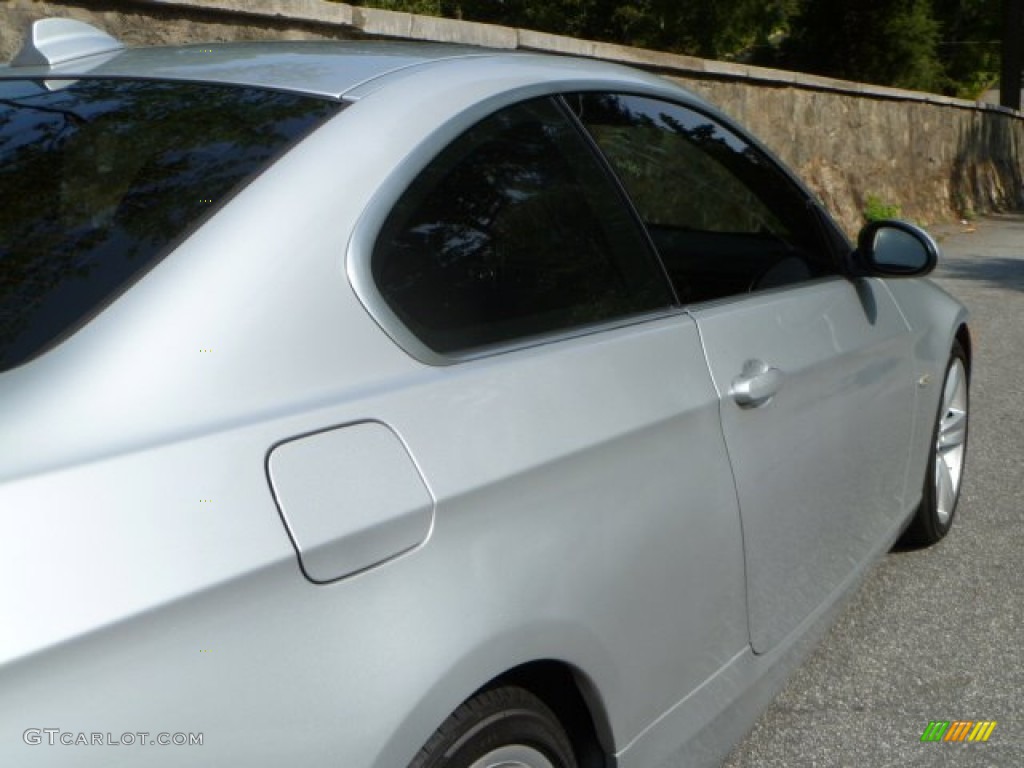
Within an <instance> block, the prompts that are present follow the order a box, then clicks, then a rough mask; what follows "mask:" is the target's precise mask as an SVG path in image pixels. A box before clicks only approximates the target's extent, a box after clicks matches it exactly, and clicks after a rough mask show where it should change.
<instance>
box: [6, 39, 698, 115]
mask: <svg viewBox="0 0 1024 768" xmlns="http://www.w3.org/2000/svg"><path fill="white" fill-rule="evenodd" d="M459 62H461V63H462V64H464V65H466V66H461V67H459V68H458V69H459V71H460V73H461V74H462V75H463V76H465V75H466V74H467V73H468V72H469V71H471V70H473V69H475V68H476V66H477V65H479V64H483V63H484V62H487V65H486V66H485V67H483V70H485V71H486V74H484V72H481V73H480V76H481V77H484V76H486V77H488V78H494V77H495V76H496V75H498V74H499V72H502V73H506V74H512V73H516V76H517V78H525V79H527V80H532V81H534V82H543V81H545V80H558V79H561V78H569V79H571V80H573V81H575V82H577V83H578V82H580V81H581V80H586V79H588V78H593V79H594V80H595V81H597V80H606V81H607V80H611V81H617V82H620V83H621V82H630V81H631V82H633V83H636V84H638V85H639V84H641V83H644V84H647V85H653V84H656V83H660V85H661V86H662V87H664V86H666V85H667V83H666V82H665V81H664V80H661V79H660V78H656V77H654V76H653V75H650V74H648V73H644V72H641V71H638V70H635V69H631V68H628V67H623V66H621V65H617V64H611V63H608V62H602V61H597V60H593V59H577V58H573V57H567V56H557V55H550V54H538V53H532V52H523V51H514V50H503V49H490V48H480V47H474V46H467V45H452V44H443V43H430V42H407V41H384V40H320V41H260V42H215V43H199V44H192V45H177V46H153V47H140V48H126V47H125V46H124V45H123V44H122V43H121V42H120V41H118V40H116V39H115V38H113V37H111V36H110V35H108V34H107V33H105V32H103V31H102V30H99V29H97V28H95V27H92V26H90V25H88V24H85V23H83V22H79V21H74V20H71V19H42V20H40V21H37V22H35V23H34V24H33V26H32V28H31V29H30V31H29V34H28V36H27V39H26V41H25V43H24V44H23V46H22V48H21V50H20V51H19V52H18V53H17V54H16V55H15V57H14V58H13V59H12V61H11V63H10V64H8V65H0V80H2V79H13V78H29V79H34V80H44V81H56V80H64V79H78V78H85V77H103V78H124V79H153V80H177V81H190V82H201V83H221V84H226V85H239V86H252V87H260V88H271V89H275V90H282V91H289V92H294V93H301V94H307V95H311V96H319V97H326V98H331V99H336V100H341V99H343V98H348V99H358V98H359V97H361V96H362V95H365V94H367V93H369V92H372V91H373V90H376V88H377V87H378V86H380V85H382V84H383V83H385V82H388V83H394V82H395V81H398V80H403V79H405V78H406V77H412V76H415V75H416V74H417V73H423V72H424V71H426V70H431V69H432V68H436V70H435V71H436V72H437V76H439V77H446V76H450V75H451V74H452V73H453V70H451V69H450V68H449V67H443V68H439V67H438V65H441V64H447V65H451V64H453V63H454V64H458V63H459ZM677 90H681V89H677ZM687 95H688V96H690V97H691V98H692V94H687ZM694 100H695V101H701V100H700V99H694Z"/></svg>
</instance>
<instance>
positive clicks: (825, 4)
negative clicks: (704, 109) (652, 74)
mask: <svg viewBox="0 0 1024 768" xmlns="http://www.w3.org/2000/svg"><path fill="white" fill-rule="evenodd" d="M349 1H350V2H352V1H353V0H349ZM355 2H356V4H363V5H372V6H375V7H378V8H387V9H390V10H400V11H410V12H413V13H425V14H432V15H438V16H447V17H450V18H464V19H468V20H472V21H482V22H489V23H492V24H503V25H507V26H513V27H525V28H529V29H536V30H540V31H545V32H552V33H555V34H560V35H569V36H573V37H582V38H586V39H591V40H602V41H606V42H613V43H622V44H626V45H635V46H641V47H645V48H654V49H657V50H665V51H671V52H676V53H685V54H691V55H695V56H702V57H705V58H715V59H736V60H742V61H750V62H753V63H759V64H767V65H770V66H778V67H784V68H788V69H796V70H800V71H805V72H812V73H815V74H821V75H827V76H831V77H838V78H843V79H848V80H859V81H865V82H872V83H878V84H881V85H891V86H896V87H902V88H914V89H920V90H932V91H942V92H946V93H950V94H955V95H959V96H965V97H970V98H973V97H975V96H976V95H977V94H978V93H979V92H980V91H981V90H984V89H985V88H986V87H988V86H990V85H991V84H992V83H993V82H994V80H995V79H996V76H997V73H998V71H999V56H1000V46H999V43H998V40H999V38H1000V35H1001V30H1000V19H1001V15H1000V7H1001V0H361V2H360V0H355Z"/></svg>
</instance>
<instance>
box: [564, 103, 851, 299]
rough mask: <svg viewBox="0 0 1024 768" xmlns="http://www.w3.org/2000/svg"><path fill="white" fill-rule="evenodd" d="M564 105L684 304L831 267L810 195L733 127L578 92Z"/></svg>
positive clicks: (663, 106) (671, 107)
mask: <svg viewBox="0 0 1024 768" xmlns="http://www.w3.org/2000/svg"><path fill="white" fill-rule="evenodd" d="M567 101H568V103H569V104H570V106H571V107H572V109H573V111H574V112H575V113H576V115H577V116H578V117H579V119H580V120H581V121H582V122H583V124H584V125H585V126H586V128H587V130H588V131H589V132H590V133H591V135H592V136H593V138H594V141H595V142H596V143H597V145H598V146H599V147H600V148H601V150H602V152H604V154H605V156H606V157H607V158H608V161H609V163H610V164H611V165H612V167H613V168H614V169H615V171H616V173H617V174H618V175H619V178H620V179H621V181H622V184H623V186H625V188H626V190H627V191H628V192H629V194H630V197H631V198H632V199H633V203H634V205H635V206H636V208H637V210H638V212H639V213H640V217H641V218H642V219H643V220H644V223H645V224H646V225H647V228H648V231H649V232H650V235H651V238H652V239H653V240H654V242H655V244H656V245H657V248H658V251H659V253H660V255H661V257H662V260H663V261H664V263H665V268H666V269H667V270H668V273H669V275H670V277H671V278H672V282H673V285H674V287H675V289H676V293H677V294H678V296H679V298H680V300H682V301H683V302H686V303H690V302H697V301H706V300H709V299H717V298H722V297H725V296H732V295H736V294H741V293H746V292H749V291H753V290H758V289H763V288H774V287H778V286H781V285H787V284H790V283H795V282H800V281H802V280H807V279H810V278H813V277H816V276H819V275H822V274H827V273H829V272H831V271H833V268H832V267H831V261H830V250H829V245H828V242H827V241H826V239H825V236H824V234H823V228H822V226H821V223H820V222H819V221H818V220H817V218H816V214H815V212H814V210H813V209H812V208H811V207H810V206H809V205H808V203H807V201H806V199H805V196H804V194H803V193H802V192H801V191H800V190H799V189H798V188H797V187H796V186H795V185H794V184H793V183H792V182H791V181H790V180H789V179H788V178H787V177H786V176H785V174H784V173H782V172H781V171H780V170H779V169H778V168H777V167H776V166H775V164H774V163H773V162H772V161H771V160H770V159H769V158H768V157H766V156H765V155H764V153H762V152H761V151H759V150H758V149H757V148H756V147H754V146H752V145H750V144H749V143H748V142H746V141H744V140H743V139H742V138H741V137H739V136H737V135H736V134H735V133H733V132H732V131H730V130H729V129H728V128H725V127H724V126H722V125H719V124H718V123H717V122H716V121H714V120H713V119H711V118H710V117H708V116H706V115H703V114H700V113H699V112H695V111H693V110H690V109H686V108H685V107H682V106H679V105H676V104H671V103H668V102H662V101H659V100H657V99H651V98H644V97H639V96H624V95H613V94H577V95H574V96H571V97H568V99H567Z"/></svg>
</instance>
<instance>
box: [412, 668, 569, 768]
mask: <svg viewBox="0 0 1024 768" xmlns="http://www.w3.org/2000/svg"><path fill="white" fill-rule="evenodd" d="M499 766H500V768H576V758H575V757H574V756H573V750H572V745H571V744H570V742H569V738H568V736H567V735H566V733H565V731H564V729H563V728H562V726H561V725H560V724H559V722H558V719H557V718H556V717H555V716H554V714H552V712H551V710H550V709H548V708H547V706H545V704H544V702H542V701H541V700H540V699H538V698H537V697H536V696H534V695H533V694H532V693H530V692H529V691H526V690H525V689H523V688H517V687H513V686H507V687H504V688H495V689H493V690H489V691H484V692H483V693H479V694H477V695H476V696H474V697H473V698H471V699H469V700H468V701H466V702H465V703H464V704H463V705H462V706H460V707H459V708H458V709H457V710H455V712H454V714H452V715H451V717H449V718H448V719H447V720H445V722H444V723H443V724H442V725H441V727H440V728H438V729H437V731H436V732H435V733H434V735H433V736H431V737H430V740H429V741H428V742H427V744H426V746H424V747H423V749H421V750H420V751H419V753H418V754H417V755H416V757H415V759H414V760H413V761H412V763H410V765H409V768H498V767H499Z"/></svg>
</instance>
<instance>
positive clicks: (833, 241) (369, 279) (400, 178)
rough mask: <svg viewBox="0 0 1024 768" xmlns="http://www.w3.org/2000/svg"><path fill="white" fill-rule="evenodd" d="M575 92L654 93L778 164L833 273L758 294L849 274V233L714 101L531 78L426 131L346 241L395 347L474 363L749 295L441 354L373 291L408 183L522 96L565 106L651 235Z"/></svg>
mask: <svg viewBox="0 0 1024 768" xmlns="http://www.w3.org/2000/svg"><path fill="white" fill-rule="evenodd" d="M573 93H614V94H619V95H623V96H637V97H640V98H647V99H657V100H660V101H664V102H666V103H668V104H673V105H675V106H677V107H680V108H683V109H688V110H690V111H692V112H695V113H698V114H700V115H703V116H704V117H707V118H708V119H710V120H713V121H714V122H716V123H719V124H721V125H722V126H723V127H725V128H727V129H728V130H730V131H732V132H733V133H735V134H736V135H737V136H738V137H739V138H741V139H742V140H743V141H744V142H746V143H747V144H749V145H750V146H751V147H753V148H754V149H755V150H756V151H757V152H758V153H759V154H760V155H762V156H763V157H764V158H765V160H766V161H767V162H769V163H770V164H771V165H772V166H773V167H775V168H777V169H778V170H779V172H780V173H781V174H782V175H783V176H784V178H785V179H786V180H787V181H788V183H789V184H790V185H791V187H792V188H793V190H794V193H796V194H799V195H800V196H801V197H803V198H804V200H805V202H806V204H807V205H808V207H809V208H810V209H812V211H813V215H814V218H815V219H816V220H817V221H818V222H819V223H820V225H819V234H820V236H821V238H822V239H823V240H824V241H825V244H826V248H827V251H826V254H824V255H825V257H826V258H827V259H828V260H829V261H830V262H831V264H832V266H833V268H834V270H835V272H834V274H828V275H822V276H819V277H815V278H813V279H811V280H808V281H805V282H801V283H797V284H794V285H787V286H780V287H777V288H770V289H766V290H764V291H760V292H758V293H757V294H756V296H757V297H768V296H770V295H773V294H776V293H778V292H780V291H791V290H800V289H802V288H805V287H808V286H812V285H817V284H819V283H822V282H827V281H831V280H835V279H845V280H846V281H849V280H850V278H849V276H848V274H847V272H846V270H845V268H844V255H843V254H842V253H840V252H839V251H838V250H837V249H836V246H837V244H838V243H839V242H840V241H841V242H843V243H846V244H847V245H849V242H848V239H847V238H846V237H845V235H844V234H843V233H842V231H841V230H840V229H839V228H838V227H837V225H836V224H835V223H834V220H833V219H832V216H831V215H830V214H829V213H828V211H827V210H825V208H824V207H823V206H822V205H821V203H820V202H819V201H818V199H817V198H816V197H815V195H814V194H813V193H812V192H811V191H810V189H808V187H807V186H806V185H805V184H804V183H803V181H802V180H801V179H800V178H799V177H798V176H797V175H796V174H795V172H794V171H792V170H791V169H790V168H789V167H788V166H787V165H786V164H785V163H783V162H782V161H781V160H779V159H778V158H777V157H776V156H775V155H774V153H772V152H771V150H769V149H768V148H767V147H766V146H764V144H762V143H761V142H760V140H758V139H757V138H756V137H755V136H753V135H751V134H750V133H749V132H747V131H746V130H745V129H743V128H742V127H741V126H739V125H738V124H737V123H735V122H734V121H733V120H731V119H730V118H729V117H728V116H727V115H725V114H723V113H721V112H719V111H718V110H716V109H715V108H714V107H712V106H710V105H707V104H705V103H703V102H701V101H697V100H696V97H691V98H693V99H694V100H693V101H690V100H689V99H687V98H686V96H687V94H686V93H685V92H680V91H679V89H678V86H675V85H674V84H672V83H669V82H666V83H665V84H664V85H660V84H659V85H651V86H650V87H643V86H638V85H637V84H636V83H635V82H630V83H624V82H622V81H615V80H599V81H594V80H587V81H583V82H581V81H553V82H547V83H534V84H531V85H528V86H524V87H520V88H516V89H514V90H510V91H505V92H502V93H498V94H495V95H492V96H491V97H489V98H487V99H483V100H481V101H479V102H476V103H474V104H473V105H472V106H471V107H469V108H468V109H465V110H464V111H462V112H460V113H459V114H458V115H456V116H455V117H453V118H452V119H449V120H447V121H445V122H444V123H443V124H442V125H440V126H438V127H437V128H436V129H434V130H432V131H431V132H430V133H428V134H427V135H425V136H424V138H423V140H422V141H421V142H420V143H419V145H418V146H417V147H416V149H415V150H414V151H413V152H411V153H410V154H408V155H407V156H406V157H404V158H403V159H402V160H401V162H400V163H398V164H397V166H396V167H395V168H394V169H393V170H392V171H391V172H390V174H389V175H388V177H387V178H386V179H385V181H384V182H383V183H382V184H381V185H380V186H379V187H378V189H377V190H376V192H375V193H374V195H373V197H372V199H371V200H370V202H369V203H368V204H367V205H366V207H365V208H364V210H363V212H362V213H361V214H360V217H359V219H358V221H357V222H356V224H355V226H354V227H353V230H352V235H351V237H350V239H349V243H348V247H347V248H346V250H345V254H344V261H343V270H344V272H345V275H346V277H347V278H348V283H349V287H350V288H351V290H352V291H353V292H354V293H355V296H356V298H357V300H358V301H359V303H360V304H361V305H362V306H363V308H364V309H365V310H366V311H367V313H368V314H369V315H370V318H371V319H372V320H373V321H374V323H376V325H377V326H378V327H379V328H380V329H381V331H383V333H384V334H385V335H386V336H387V337H388V338H390V339H391V341H392V342H394V343H395V344H396V345H397V346H398V347H399V349H401V350H402V351H403V352H405V353H406V354H407V355H409V356H410V357H412V358H413V359H414V360H416V361H418V362H420V363H422V364H424V365H428V366H431V367H447V366H452V365H458V364H461V363H467V362H473V361H476V360H483V359H488V358H491V357H495V356H498V355H504V354H507V353H510V352H517V351H522V350H527V349H533V348H536V347H540V346H546V345H549V344H556V343H560V342H564V341H569V340H572V339H581V338H585V337H588V336H592V335H595V334H599V333H604V332H607V331H614V330H617V329H622V328H628V327H632V326H636V325H641V324H646V323H651V322H657V321H659V320H663V319H665V318H669V317H688V318H692V316H693V315H692V313H693V312H695V311H697V310H698V309H703V308H704V307H707V306H712V305H718V304H724V303H732V302H735V301H740V300H746V299H749V298H750V297H751V296H752V295H753V294H737V295H732V296H723V297H719V298H715V299H709V300H706V301H700V302H694V303H691V304H683V303H681V302H679V301H678V297H676V301H677V303H676V304H675V305H673V306H666V307H664V308H660V309H658V310H654V311H650V312H643V313H638V314H635V315H630V316H625V317H622V318H616V319H614V320H609V321H604V322H598V323H590V324H585V325H580V326H575V327H572V328H567V329H561V330H558V331H551V332H548V333H543V334H538V335H536V336H530V337H524V338H521V339H516V340H514V341H511V342H502V343H497V344H493V345H488V346H484V347H478V348H474V349H469V350H464V351H460V352H451V353H441V352H437V351H435V350H433V349H431V348H430V347H428V346H427V345H426V344H425V343H424V342H422V341H421V340H420V339H419V338H418V337H417V336H416V335H415V334H414V333H413V332H412V331H411V330H410V329H409V328H408V326H406V325H405V323H404V322H403V321H402V320H401V319H400V318H399V317H398V316H397V315H396V314H395V313H394V312H393V311H392V310H391V308H390V307H389V306H388V303H387V301H386V300H385V299H384V297H383V296H382V295H381V294H380V292H379V291H378V290H377V286H376V283H375V282H374V279H373V272H372V266H371V259H372V255H373V249H374V245H375V244H376V241H377V238H378V236H379V235H380V233H381V230H382V229H383V226H384V222H385V220H386V219H387V217H388V216H389V214H390V213H391V210H392V209H393V207H394V206H395V204H396V203H397V202H398V200H399V199H400V198H401V196H402V195H403V194H404V193H405V191H406V189H407V188H408V187H409V185H411V184H412V183H413V181H414V180H415V179H416V177H417V176H418V175H419V174H420V173H421V172H422V171H423V170H424V169H425V168H426V167H427V166H428V165H429V164H430V163H431V162H432V161H433V159H434V158H435V157H436V156H437V155H438V154H439V153H440V152H441V151H442V150H444V149H445V147H447V146H448V145H449V144H450V143H451V142H453V141H455V140H456V139H457V138H458V137H459V136H461V135H462V134H463V133H464V132H465V131H467V130H469V129H470V128H472V127H473V126H474V125H475V124H476V123H478V122H480V121H481V120H483V119H485V118H486V117H488V116H490V115H492V114H494V113H496V112H498V111H500V110H501V109H504V108H506V107H510V106H513V105H514V104H517V103H519V102H522V101H527V100H529V99H532V98H538V97H548V98H550V99H552V100H554V101H555V102H556V103H559V104H561V105H562V107H563V108H564V109H565V110H566V111H567V112H568V114H569V116H570V117H571V120H572V123H573V124H574V125H575V126H576V129H577V130H578V131H580V132H581V133H582V135H583V137H584V138H585V139H586V141H587V142H588V144H591V145H592V146H593V149H594V151H595V152H596V153H597V157H598V159H599V162H600V163H601V164H602V165H604V166H605V167H606V169H607V171H608V172H609V173H610V174H611V178H612V179H613V180H614V181H615V183H616V185H617V186H619V187H620V189H621V193H622V195H623V198H624V200H625V202H626V204H627V205H628V208H629V210H630V212H631V213H632V215H633V216H634V217H635V218H636V220H637V222H638V223H639V225H640V227H641V228H642V231H643V232H644V235H645V238H646V239H648V240H649V241H650V238H651V235H650V232H649V231H648V229H647V226H646V225H645V224H644V223H643V220H642V218H641V217H640V216H639V213H638V212H637V211H636V207H635V203H634V202H633V199H632V197H631V196H630V195H629V194H628V192H627V191H626V190H625V188H624V187H622V180H621V179H620V178H619V176H618V174H617V173H615V170H614V168H611V166H610V163H609V161H608V159H607V157H605V155H604V153H603V152H602V151H601V150H600V148H599V147H596V144H595V143H594V139H593V137H592V136H591V135H590V132H589V131H587V130H586V129H585V127H583V126H582V124H580V123H579V118H578V117H577V116H576V115H575V113H574V112H573V110H572V108H571V106H570V105H568V103H567V102H566V101H565V97H566V95H571V94H573ZM651 247H652V248H653V250H652V253H653V255H654V257H655V258H656V259H657V262H658V264H659V265H660V268H661V270H662V272H663V274H664V275H665V280H666V283H667V285H668V286H669V289H670V291H671V293H672V295H673V296H676V293H675V288H674V287H673V286H672V281H671V280H670V279H669V278H668V273H667V270H666V267H665V264H664V260H663V259H662V258H661V255H660V253H659V252H658V250H657V248H656V247H654V246H653V241H651Z"/></svg>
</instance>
